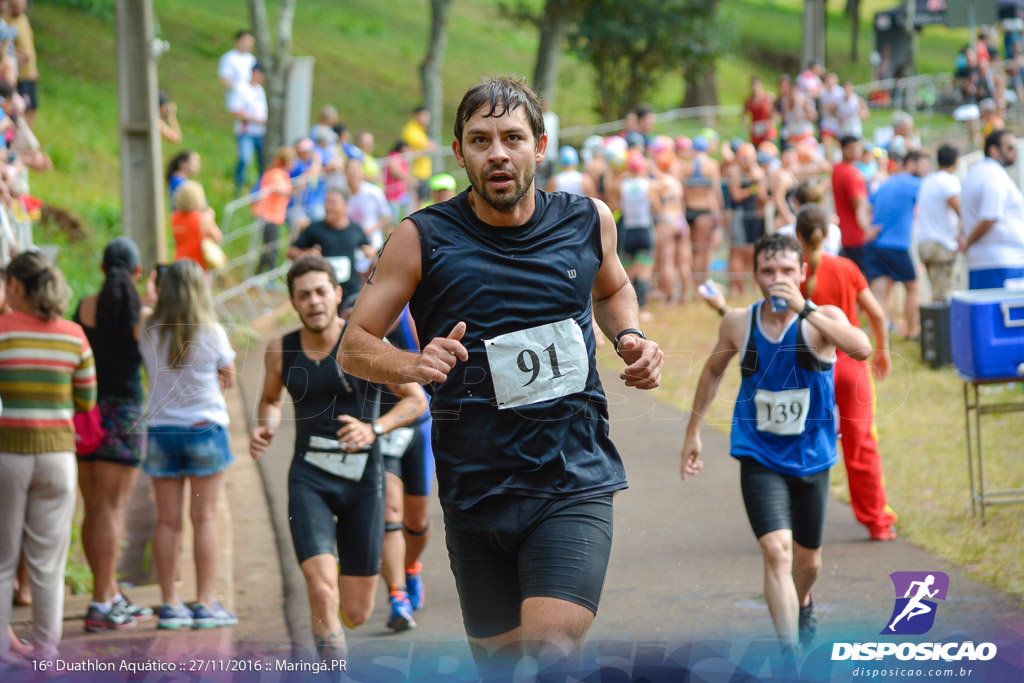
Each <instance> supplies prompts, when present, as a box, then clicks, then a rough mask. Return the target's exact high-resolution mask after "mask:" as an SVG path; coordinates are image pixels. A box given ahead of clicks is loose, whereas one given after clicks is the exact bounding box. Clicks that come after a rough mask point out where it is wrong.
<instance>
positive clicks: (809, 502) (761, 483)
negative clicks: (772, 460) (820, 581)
mask: <svg viewBox="0 0 1024 683" xmlns="http://www.w3.org/2000/svg"><path fill="white" fill-rule="evenodd" d="M739 460H740V488H741V489H742V491H743V504H744V505H745V506H746V508H747V518H748V519H749V520H750V527H751V528H752V529H753V530H754V536H756V537H757V538H761V537H762V536H764V535H765V534H767V533H771V532H772V531H778V530H779V529H791V530H792V531H793V542H794V543H798V544H800V545H802V546H803V547H805V548H810V549H812V550H813V549H815V548H820V547H821V543H822V540H823V539H824V537H825V512H826V510H827V508H828V472H829V471H828V470H824V471H822V472H818V473H817V474H812V475H810V476H807V477H794V476H790V475H787V474H781V473H779V472H776V471H775V470H771V469H768V468H767V467H765V466H764V465H762V464H761V463H759V462H757V461H756V460H754V459H753V458H740V459H739Z"/></svg>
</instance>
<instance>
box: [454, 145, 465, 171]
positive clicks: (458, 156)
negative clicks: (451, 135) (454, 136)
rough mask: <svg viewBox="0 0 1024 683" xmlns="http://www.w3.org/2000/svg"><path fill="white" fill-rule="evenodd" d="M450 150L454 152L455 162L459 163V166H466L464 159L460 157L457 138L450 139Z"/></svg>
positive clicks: (460, 147)
mask: <svg viewBox="0 0 1024 683" xmlns="http://www.w3.org/2000/svg"><path fill="white" fill-rule="evenodd" d="M452 152H454V153H455V163H457V164H458V165H459V168H466V160H465V159H464V158H463V157H462V145H460V144H459V141H458V140H452Z"/></svg>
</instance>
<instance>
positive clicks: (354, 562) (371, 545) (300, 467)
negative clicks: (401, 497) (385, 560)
mask: <svg viewBox="0 0 1024 683" xmlns="http://www.w3.org/2000/svg"><path fill="white" fill-rule="evenodd" d="M383 482H384V472H383V471H382V469H381V465H380V459H379V458H371V459H370V461H369V462H368V463H367V464H366V471H365V472H364V474H363V478H362V480H361V481H351V480H348V479H343V478H341V477H337V476H335V475H333V474H330V473H329V472H325V471H323V470H321V469H320V468H318V467H315V466H313V465H310V464H309V463H308V462H306V461H305V460H303V459H302V458H301V457H296V458H294V459H293V460H292V466H291V469H289V471H288V525H289V526H290V527H291V530H292V544H293V545H294V546H295V555H296V557H298V560H299V564H302V563H303V562H305V561H306V560H308V559H309V558H311V557H313V556H314V555H335V554H336V553H335V550H334V547H335V546H334V544H335V542H337V544H338V553H337V555H338V559H339V573H340V574H343V575H345V576H374V575H375V574H379V573H380V555H381V546H382V545H383V543H384V485H383ZM335 517H337V522H335Z"/></svg>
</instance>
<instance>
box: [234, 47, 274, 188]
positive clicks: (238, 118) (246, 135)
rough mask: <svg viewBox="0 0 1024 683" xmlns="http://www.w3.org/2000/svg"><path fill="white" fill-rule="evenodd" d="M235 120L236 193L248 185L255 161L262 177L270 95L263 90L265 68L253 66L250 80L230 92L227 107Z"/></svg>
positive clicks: (258, 64) (239, 84)
mask: <svg viewBox="0 0 1024 683" xmlns="http://www.w3.org/2000/svg"><path fill="white" fill-rule="evenodd" d="M228 108H229V109H230V111H231V115H232V116H233V117H234V118H235V139H236V140H237V141H238V164H237V165H236V166H235V192H236V193H237V192H240V191H241V189H242V188H243V187H244V186H245V180H246V174H247V172H248V170H249V166H250V165H251V164H252V163H253V161H255V162H256V168H257V169H258V170H259V175H263V141H264V138H265V137H266V134H267V93H266V92H265V91H264V90H263V67H262V66H260V63H259V62H256V63H255V64H253V66H252V73H251V75H250V76H249V80H248V81H242V82H240V83H238V84H237V85H236V86H235V89H234V90H233V91H232V92H231V104H230V106H229V107H228Z"/></svg>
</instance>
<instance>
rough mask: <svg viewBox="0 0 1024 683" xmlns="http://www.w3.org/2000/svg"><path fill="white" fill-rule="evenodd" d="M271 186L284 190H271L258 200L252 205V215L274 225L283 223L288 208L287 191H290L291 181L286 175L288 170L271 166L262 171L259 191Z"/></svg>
mask: <svg viewBox="0 0 1024 683" xmlns="http://www.w3.org/2000/svg"><path fill="white" fill-rule="evenodd" d="M271 187H273V188H276V189H277V190H279V191H281V192H284V194H278V193H277V192H271V193H270V194H268V195H267V196H265V197H263V198H262V199H260V200H258V201H257V202H256V203H255V204H253V205H252V215H253V216H256V217H257V218H262V219H263V220H265V221H267V222H268V223H273V224H274V225H284V218H285V212H286V211H287V210H288V200H289V199H290V197H289V193H291V191H292V181H291V178H289V177H288V171H286V170H284V169H283V168H272V169H270V170H268V171H267V172H266V173H264V174H263V177H262V178H261V179H260V191H263V190H267V189H269V188H271Z"/></svg>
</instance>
